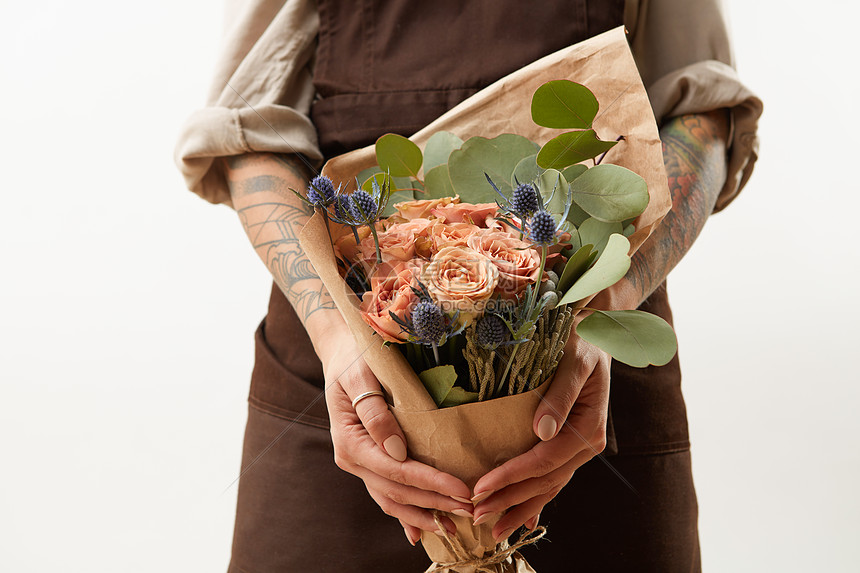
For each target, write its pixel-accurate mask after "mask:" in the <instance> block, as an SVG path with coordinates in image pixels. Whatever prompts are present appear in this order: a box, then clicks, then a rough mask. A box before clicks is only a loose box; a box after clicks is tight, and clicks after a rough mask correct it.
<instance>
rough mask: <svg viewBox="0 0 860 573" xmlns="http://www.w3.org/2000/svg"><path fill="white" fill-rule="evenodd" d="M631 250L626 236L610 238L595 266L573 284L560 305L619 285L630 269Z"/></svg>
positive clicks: (616, 235) (617, 235)
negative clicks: (629, 252) (616, 284)
mask: <svg viewBox="0 0 860 573" xmlns="http://www.w3.org/2000/svg"><path fill="white" fill-rule="evenodd" d="M629 250H630V241H628V240H627V237H625V236H624V235H619V234H615V235H612V236H611V237H609V241H608V242H607V243H606V248H605V249H603V253H601V254H600V258H598V259H597V262H596V263H594V266H592V267H591V268H590V269H588V270H587V271H585V273H584V274H583V275H582V276H581V277H579V279H578V280H577V281H576V282H574V283H573V286H571V287H570V289H568V291H567V292H565V293H564V296H563V297H561V300H560V301H559V303H558V304H559V305H562V304H571V303H574V302H576V301H578V300H582V299H584V298H585V297H587V296H591V295H593V294H595V293H598V292H600V291H602V290H603V289H605V288H606V287H609V286H612V285H614V284H615V283H617V282H618V281H619V280H620V279H621V278H622V277H623V276H624V275H625V274H627V270H628V269H629V268H630V255H628V254H627V252H628V251H629Z"/></svg>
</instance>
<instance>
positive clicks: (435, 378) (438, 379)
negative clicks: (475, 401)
mask: <svg viewBox="0 0 860 573" xmlns="http://www.w3.org/2000/svg"><path fill="white" fill-rule="evenodd" d="M418 378H420V379H421V382H423V383H424V387H425V388H427V392H429V393H430V396H432V397H433V401H434V402H436V405H437V406H441V405H442V402H444V401H445V398H446V397H447V396H448V394H449V393H450V392H451V388H453V387H454V382H456V381H457V371H456V370H454V367H453V366H451V365H450V364H445V365H444V366H436V367H435V368H430V369H429V370H424V371H423V372H420V373H419V374H418Z"/></svg>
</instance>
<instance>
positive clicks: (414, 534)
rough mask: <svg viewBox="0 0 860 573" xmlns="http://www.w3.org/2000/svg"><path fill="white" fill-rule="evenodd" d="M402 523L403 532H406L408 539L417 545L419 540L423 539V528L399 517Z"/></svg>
mask: <svg viewBox="0 0 860 573" xmlns="http://www.w3.org/2000/svg"><path fill="white" fill-rule="evenodd" d="M398 521H400V525H402V526H403V532H404V533H405V534H406V539H408V540H409V543H410V544H411V545H412V547H415V544H416V543H418V540H419V539H421V530H420V529H418V528H417V527H412V526H411V525H409V524H408V523H404V521H403V520H402V519H399V520H398Z"/></svg>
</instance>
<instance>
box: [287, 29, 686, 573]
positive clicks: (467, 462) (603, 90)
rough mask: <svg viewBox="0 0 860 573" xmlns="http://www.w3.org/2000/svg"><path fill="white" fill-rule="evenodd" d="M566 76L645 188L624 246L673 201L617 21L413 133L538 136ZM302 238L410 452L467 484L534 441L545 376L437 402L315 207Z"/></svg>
mask: <svg viewBox="0 0 860 573" xmlns="http://www.w3.org/2000/svg"><path fill="white" fill-rule="evenodd" d="M556 79H570V80H573V81H575V82H578V83H581V84H583V85H585V86H586V87H588V88H589V89H590V90H591V91H592V92H593V93H594V95H595V96H596V97H597V100H598V102H599V104H600V108H599V111H598V115H597V117H596V118H595V121H594V129H595V131H596V132H597V133H598V135H599V136H600V138H601V139H603V140H614V139H616V138H617V137H618V136H624V139H623V140H622V141H620V142H619V143H618V144H617V145H616V146H615V147H613V148H612V149H611V150H610V151H609V153H608V154H607V156H606V158H605V159H604V162H608V163H613V164H615V165H621V166H623V167H626V168H628V169H630V170H632V171H634V172H635V173H638V174H639V175H641V176H642V177H643V178H644V179H645V181H646V183H647V185H648V191H649V194H650V202H649V204H648V207H647V208H646V210H645V211H644V212H643V213H642V214H641V215H640V216H639V217H638V218H637V220H636V222H635V225H636V232H635V233H634V234H633V235H632V236H631V237H630V243H631V254H632V252H633V251H635V250H636V249H638V248H639V246H640V245H641V244H642V243H643V242H644V241H645V239H647V237H648V236H649V235H650V233H651V232H652V230H653V229H654V228H655V227H656V225H657V224H659V223H660V221H661V220H662V218H663V217H664V216H665V214H666V213H667V212H668V211H669V209H670V207H671V198H670V195H669V189H668V185H667V180H666V172H665V169H664V167H663V155H662V148H661V144H660V139H659V134H658V130H657V125H656V122H655V119H654V115H653V112H652V111H651V105H650V103H649V101H648V96H647V94H646V92H645V88H644V86H643V85H642V80H641V79H640V77H639V72H638V70H637V69H636V65H635V63H634V61H633V57H632V54H631V53H630V49H629V47H628V45H627V40H626V37H625V32H624V29H623V28H616V29H614V30H611V31H609V32H606V33H604V34H601V35H599V36H595V37H594V38H591V39H589V40H586V41H584V42H581V43H579V44H576V45H574V46H571V47H568V48H565V49H563V50H561V51H559V52H556V53H554V54H551V55H549V56H547V57H545V58H542V59H540V60H538V61H536V62H534V63H532V64H530V65H529V66H527V67H525V68H523V69H521V70H519V71H517V72H514V73H513V74H511V75H509V76H506V77H505V78H502V79H501V80H499V81H498V82H496V83H494V84H492V85H491V86H489V87H487V88H486V89H484V90H482V91H480V92H478V93H477V94H475V95H474V96H472V97H470V98H468V99H467V100H465V101H463V102H462V103H460V104H459V105H458V106H456V107H455V108H453V109H451V110H450V111H449V112H447V113H446V114H444V115H443V116H441V117H439V118H438V119H436V120H435V121H434V122H433V123H431V124H430V125H428V126H427V127H426V128H424V129H422V130H421V131H419V132H418V133H416V134H415V135H413V136H412V137H411V138H410V139H411V140H412V141H414V142H415V143H416V144H418V145H419V147H422V148H423V147H424V145H425V144H426V142H427V140H428V138H429V137H430V136H431V135H432V134H433V133H435V132H437V131H440V130H445V131H450V132H453V133H455V134H457V135H458V136H460V137H461V138H462V139H464V140H465V139H467V138H469V137H472V136H483V137H488V138H490V137H495V136H497V135H500V134H502V133H515V134H519V135H523V136H525V137H527V138H529V139H531V140H532V141H535V142H537V143H539V144H543V143H545V142H546V141H548V140H549V139H551V138H552V137H554V136H556V135H558V134H559V133H561V132H562V130H554V129H548V128H544V127H541V126H538V125H536V124H535V123H534V122H533V121H532V118H531V109H530V102H531V97H532V94H534V92H535V90H536V89H537V88H538V87H539V86H540V85H541V84H543V83H545V82H547V81H550V80H556ZM375 164H376V155H375V150H374V147H373V146H369V147H366V148H363V149H359V150H356V151H353V152H350V153H347V154H344V155H341V156H339V157H335V158H333V159H332V160H330V161H329V162H328V163H326V165H325V167H324V168H323V173H324V174H326V175H328V176H329V177H330V178H331V179H332V181H334V182H335V184H339V183H341V182H344V183H346V182H351V183H352V185H353V187H354V180H355V176H356V175H357V174H358V173H359V172H361V171H362V170H364V169H366V168H369V167H372V166H374V165H375ZM301 245H302V248H303V249H304V251H305V253H306V255H307V257H308V259H309V260H310V261H311V263H312V264H313V266H314V268H315V269H316V271H317V273H318V274H319V276H320V278H321V279H322V281H323V283H324V284H325V286H326V288H328V290H329V292H330V293H331V296H332V298H333V299H334V302H335V304H336V305H337V307H338V309H339V310H340V312H341V314H342V315H343V317H344V319H345V321H346V323H347V324H348V325H349V328H350V329H351V331H352V333H353V335H354V336H355V338H356V340H357V341H358V344H359V346H360V347H361V348H362V349H366V351H365V353H364V360H365V361H366V362H367V364H368V366H369V367H370V369H371V370H372V371H373V373H374V374H375V375H376V377H377V378H378V379H379V382H380V384H381V385H382V387H383V389H384V390H385V392H386V394H387V399H388V402H389V405H390V406H391V410H392V412H393V413H394V415H395V417H396V418H397V421H398V422H399V423H400V426H401V427H402V428H403V432H404V434H405V435H406V440H407V445H408V451H409V456H410V457H412V458H414V459H416V460H419V461H421V462H423V463H426V464H428V465H431V466H433V467H435V468H438V469H439V470H441V471H444V472H447V473H450V474H452V475H454V476H457V477H458V478H460V479H462V480H463V481H464V482H465V483H466V484H467V485H468V486H469V487H470V488H472V487H474V485H475V483H476V482H477V480H478V479H479V478H480V477H481V476H483V475H484V474H486V473H487V472H488V471H490V470H492V469H493V468H495V467H497V466H499V465H500V464H502V463H504V462H505V461H507V460H509V459H511V458H513V457H515V456H517V455H519V454H521V453H524V452H526V451H528V450H529V449H530V448H532V447H533V446H534V445H535V444H536V443H537V442H538V438H537V437H536V436H535V434H534V431H533V429H532V427H533V417H534V413H535V409H536V407H537V404H538V403H539V401H540V399H541V396H542V395H543V393H544V392H545V391H546V388H547V387H548V384H549V383H546V384H544V385H543V386H542V387H540V388H538V389H536V390H533V391H531V392H527V393H525V394H520V395H516V396H508V397H504V398H497V399H493V400H488V401H484V402H477V403H471V404H464V405H461V406H455V407H452V408H443V409H438V408H437V407H436V405H435V403H434V401H433V399H432V398H431V397H430V395H429V394H428V393H427V391H426V390H425V389H424V386H423V384H422V383H421V381H420V380H419V379H418V376H417V374H416V373H415V372H414V371H413V370H412V368H411V366H410V365H409V364H408V362H407V361H406V359H405V358H404V357H403V355H402V354H401V352H400V350H399V349H397V348H395V347H393V346H391V347H384V346H383V344H382V343H383V341H382V339H381V338H380V337H379V336H378V335H376V334H375V333H374V331H373V330H372V329H371V328H370V326H368V325H367V323H365V322H364V320H363V319H362V318H361V314H360V312H359V309H358V307H359V303H360V300H359V298H358V296H356V295H355V294H354V293H353V291H352V290H351V289H350V288H349V287H348V286H347V284H346V283H345V282H344V280H343V278H342V277H341V276H340V274H339V272H338V267H337V263H336V261H335V257H334V252H333V250H332V246H331V243H330V240H329V235H328V232H327V230H326V226H325V221H324V220H323V218H322V216H321V215H320V214H319V213H318V214H316V215H314V217H312V218H311V220H310V221H309V222H308V224H307V225H306V226H305V228H304V229H303V230H302V233H301ZM448 517H450V518H451V519H453V521H454V522H455V523H456V524H457V541H458V542H459V544H460V545H461V546H462V549H464V550H465V551H466V552H467V553H468V554H469V555H470V556H471V557H474V558H484V557H486V556H489V555H492V554H493V553H495V552H496V551H497V549H498V548H497V546H496V544H495V542H494V540H493V539H492V535H491V533H490V532H491V529H492V526H493V525H494V524H493V523H485V524H482V525H481V526H479V527H474V526H472V524H471V521H470V520H469V519H465V518H461V517H457V516H453V515H449V516H448ZM572 519H575V517H572ZM422 543H423V545H424V548H425V550H426V551H427V554H428V555H429V556H430V558H431V559H432V560H433V561H434V562H435V563H451V562H457V561H461V560H462V555H457V554H456V553H459V551H458V552H454V551H452V550H451V547H450V545H449V544H448V543H447V542H446V541H445V540H443V539H442V538H439V537H437V536H436V535H434V534H430V533H424V535H423V536H422ZM448 570H449V571H458V572H461V573H472V572H479V571H480V572H488V571H489V572H492V573H502V572H504V573H513V572H529V571H533V569H532V568H531V567H530V566H529V565H528V564H527V563H526V562H525V560H524V559H523V558H522V557H521V556H520V555H519V554H518V553H514V554H513V555H512V556H510V557H508V558H507V559H505V561H504V562H502V563H498V564H494V565H486V566H480V567H478V566H475V565H465V566H459V567H456V568H450V569H448Z"/></svg>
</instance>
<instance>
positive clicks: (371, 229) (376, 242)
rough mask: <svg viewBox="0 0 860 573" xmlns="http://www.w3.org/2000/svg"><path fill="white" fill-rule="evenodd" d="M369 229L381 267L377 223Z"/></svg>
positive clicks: (377, 261) (370, 225) (372, 224)
mask: <svg viewBox="0 0 860 573" xmlns="http://www.w3.org/2000/svg"><path fill="white" fill-rule="evenodd" d="M368 227H370V234H371V235H373V244H374V245H376V264H378V265H381V264H382V253H381V252H379V236H377V234H376V225H375V222H374V223H371V224H369V225H368ZM434 348H435V347H434Z"/></svg>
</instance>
